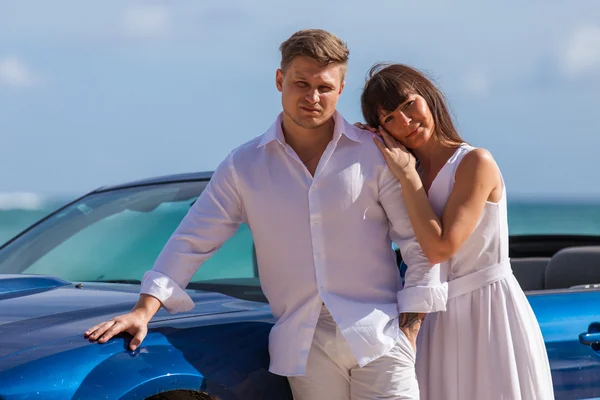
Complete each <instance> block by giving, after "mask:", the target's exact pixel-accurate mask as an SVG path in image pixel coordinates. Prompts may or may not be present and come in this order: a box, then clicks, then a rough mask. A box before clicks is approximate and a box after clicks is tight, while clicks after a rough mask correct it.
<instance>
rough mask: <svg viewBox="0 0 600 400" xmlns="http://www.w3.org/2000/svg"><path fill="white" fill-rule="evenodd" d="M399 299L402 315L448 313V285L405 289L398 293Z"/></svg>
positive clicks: (445, 283)
mask: <svg viewBox="0 0 600 400" xmlns="http://www.w3.org/2000/svg"><path fill="white" fill-rule="evenodd" d="M397 298H398V311H399V312H400V314H402V313H432V312H437V311H446V303H447V302H448V283H447V282H444V283H441V284H439V285H436V286H411V287H408V288H404V289H402V290H400V291H399V292H398V295H397Z"/></svg>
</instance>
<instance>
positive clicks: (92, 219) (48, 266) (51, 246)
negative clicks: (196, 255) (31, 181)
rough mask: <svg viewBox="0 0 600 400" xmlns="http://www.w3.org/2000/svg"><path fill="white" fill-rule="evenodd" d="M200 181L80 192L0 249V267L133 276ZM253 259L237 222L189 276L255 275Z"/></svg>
mask: <svg viewBox="0 0 600 400" xmlns="http://www.w3.org/2000/svg"><path fill="white" fill-rule="evenodd" d="M206 184H207V182H206V181H192V182H189V181H188V182H176V183H168V184H157V185H150V186H140V187H130V188H124V189H117V190H110V191H105V192H98V193H94V194H90V195H88V196H85V197H84V198H82V199H81V200H78V201H76V202H74V203H73V204H71V205H69V206H67V207H66V208H64V209H62V210H59V211H58V212H57V213H55V214H53V215H51V216H50V217H49V218H48V219H46V220H44V221H43V222H41V223H40V224H38V225H36V226H35V227H33V228H32V229H31V230H29V231H27V232H25V233H24V234H23V235H21V236H19V237H18V238H16V239H15V240H13V241H11V242H9V243H8V244H6V245H5V246H4V247H3V248H1V249H0V274H41V275H51V276H55V277H58V278H62V279H64V280H67V281H79V282H81V281H87V282H99V281H101V282H131V283H137V282H139V281H140V280H141V279H142V276H143V275H144V272H146V271H147V270H149V269H150V268H152V265H153V263H154V261H155V259H156V257H157V256H158V254H159V253H160V251H161V250H162V248H163V246H164V245H165V243H166V242H167V240H168V239H169V237H170V236H171V235H172V233H173V232H174V231H175V229H176V228H177V226H178V225H179V223H180V222H181V220H182V219H183V217H184V216H185V215H186V213H187V212H188V211H189V209H190V207H191V206H192V204H193V203H194V202H195V201H196V199H197V198H198V196H199V195H200V193H201V192H202V190H203V189H204V188H205V186H206ZM254 260H255V257H254V256H253V241H252V237H251V234H250V230H249V229H248V226H246V225H242V226H240V228H239V230H238V231H237V233H236V234H235V235H234V236H233V237H232V238H231V239H229V240H228V241H227V242H226V243H225V244H224V245H223V246H222V247H221V248H220V249H219V250H218V251H217V252H216V253H215V254H214V255H213V256H212V257H211V258H210V259H209V260H208V261H206V262H205V263H204V264H203V265H202V268H200V269H199V270H198V272H197V273H196V274H195V275H194V277H193V278H192V282H206V281H211V282H215V280H217V281H218V280H223V279H225V280H231V279H238V280H239V279H247V278H257V275H256V272H255V271H256V266H255V262H254Z"/></svg>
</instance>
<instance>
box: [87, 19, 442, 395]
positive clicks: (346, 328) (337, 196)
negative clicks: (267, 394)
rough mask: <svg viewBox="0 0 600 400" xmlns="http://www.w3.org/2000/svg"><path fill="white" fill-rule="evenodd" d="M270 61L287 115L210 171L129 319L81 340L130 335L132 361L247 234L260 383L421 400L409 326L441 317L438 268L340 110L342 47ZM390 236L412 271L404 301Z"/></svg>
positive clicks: (366, 137) (371, 147)
mask: <svg viewBox="0 0 600 400" xmlns="http://www.w3.org/2000/svg"><path fill="white" fill-rule="evenodd" d="M280 50H281V53H282V60H281V68H280V69H278V70H277V73H276V85H277V89H278V90H279V91H280V92H281V94H282V105H283V112H282V113H281V114H280V115H279V116H278V118H277V120H276V121H275V123H274V124H273V125H272V126H271V128H269V130H268V131H267V132H266V133H264V134H263V135H262V136H259V137H257V138H255V139H253V140H251V141H249V142H247V143H245V144H244V145H242V146H240V147H238V148H237V149H235V150H234V151H233V152H231V153H230V154H229V156H228V157H227V158H226V159H225V160H224V161H223V162H222V163H221V165H219V167H218V168H217V169H216V171H215V173H214V175H213V178H212V179H211V181H210V183H209V185H208V187H207V188H206V189H205V191H204V192H203V193H202V195H201V196H200V197H199V199H198V200H197V201H196V203H195V204H194V206H193V207H192V208H191V210H190V212H189V213H188V215H187V216H186V217H185V218H184V220H183V221H182V223H181V225H180V226H179V227H178V228H177V230H176V231H175V233H174V234H173V236H172V237H171V239H170V240H169V241H168V243H167V244H166V245H165V248H164V249H163V251H162V252H161V254H160V255H159V257H158V259H157V260H156V263H155V265H154V267H153V269H152V270H151V271H149V272H147V273H146V275H145V276H144V280H143V282H142V287H141V295H140V300H139V302H138V304H137V305H136V306H135V308H134V310H133V311H132V312H130V313H129V314H126V315H122V316H118V317H116V318H114V319H112V320H110V321H107V322H105V323H103V324H100V325H97V326H95V327H94V328H91V329H90V330H88V331H87V332H86V336H89V337H90V338H91V339H92V340H99V342H106V341H107V340H108V339H110V338H111V337H113V336H114V335H115V334H117V333H119V332H123V331H126V332H128V333H130V334H132V335H133V336H134V339H133V340H132V342H131V348H132V349H134V348H135V347H136V346H138V345H139V344H140V343H141V341H142V340H143V339H144V337H145V335H146V332H147V324H148V321H150V319H151V318H152V316H153V315H154V314H155V313H156V312H157V311H158V309H159V308H160V307H161V306H163V307H165V308H166V309H167V310H168V311H170V312H179V311H184V310H188V309H190V308H191V307H193V303H192V301H191V299H190V298H189V297H188V296H187V295H186V294H185V292H184V290H183V288H185V286H186V285H187V283H188V282H189V280H190V279H191V277H192V276H193V274H194V273H195V272H196V270H197V269H198V268H199V266H200V265H201V264H202V263H203V262H204V261H206V260H207V259H208V258H209V257H210V256H211V255H212V254H213V253H214V252H215V251H216V250H217V249H218V248H219V247H220V246H221V245H222V243H223V242H225V241H226V240H227V239H228V238H229V237H231V236H232V235H233V234H234V233H235V231H236V230H237V227H238V226H239V224H240V223H243V222H246V223H248V225H249V227H250V229H251V231H252V235H253V237H254V241H255V246H256V253H257V260H258V266H259V274H260V278H261V285H262V288H263V291H264V293H265V296H266V297H267V299H268V300H269V304H270V306H271V309H272V311H273V315H274V316H275V318H276V319H277V322H276V324H275V326H274V327H273V328H272V330H271V333H270V336H269V351H270V355H271V365H270V371H271V372H273V373H275V374H279V375H283V376H287V377H289V382H290V385H291V388H292V393H293V395H294V398H295V399H297V400H304V399H306V400H308V399H310V400H320V399H323V400H332V399H355V400H359V399H376V398H384V397H385V398H388V399H389V398H394V399H417V398H418V386H417V382H416V377H415V370H414V362H415V339H416V333H417V332H418V328H419V323H420V319H419V318H420V314H417V313H427V312H433V311H440V310H444V309H445V298H446V292H445V289H446V288H445V286H444V285H442V284H440V280H439V265H436V266H432V265H430V264H429V262H428V261H427V259H426V258H425V256H424V255H423V253H422V251H421V249H420V247H419V245H418V243H417V241H416V238H415V236H414V232H413V230H412V228H411V226H410V222H409V219H408V215H407V213H406V210H405V208H404V204H403V203H402V193H401V191H400V190H401V189H400V186H399V184H398V182H397V181H396V179H395V178H394V177H393V176H392V174H391V172H390V171H389V170H388V168H387V166H386V164H385V161H384V159H383V157H382V155H381V153H380V151H379V149H378V148H377V146H375V144H374V143H373V140H372V134H371V133H369V132H367V131H364V130H360V129H359V128H357V127H355V126H352V125H350V124H348V123H347V122H346V121H345V120H344V119H343V118H342V116H341V115H340V114H339V113H338V112H337V111H336V105H337V101H338V99H339V96H340V94H341V93H342V90H343V88H344V77H345V73H346V69H347V61H348V54H349V52H348V49H347V47H346V45H345V44H344V43H343V42H342V41H341V40H340V39H339V38H337V37H336V36H334V35H332V34H331V33H328V32H326V31H322V30H305V31H300V32H297V33H295V34H294V35H292V36H291V37H290V38H289V39H288V40H287V41H285V42H284V43H283V44H282V45H281V47H280ZM390 236H391V238H393V239H394V241H395V242H396V244H397V245H398V246H399V247H400V249H401V252H402V254H403V257H404V259H405V260H406V262H407V264H408V265H409V266H410V268H409V269H408V271H409V272H407V276H406V279H407V286H411V287H409V288H405V289H404V290H401V284H400V275H399V271H398V268H397V265H396V260H395V256H394V252H393V251H392V247H391V240H390ZM400 312H403V313H405V314H402V318H400V326H399V323H398V320H399V313H400Z"/></svg>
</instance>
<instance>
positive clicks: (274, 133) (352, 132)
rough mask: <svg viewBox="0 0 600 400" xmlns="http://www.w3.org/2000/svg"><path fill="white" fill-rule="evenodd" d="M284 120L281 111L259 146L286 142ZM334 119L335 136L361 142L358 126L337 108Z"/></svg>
mask: <svg viewBox="0 0 600 400" xmlns="http://www.w3.org/2000/svg"><path fill="white" fill-rule="evenodd" d="M282 121H283V113H279V115H278V116H277V119H276V120H275V122H273V125H271V127H270V128H269V129H268V130H267V131H266V132H265V133H264V134H263V136H262V138H261V139H260V142H259V143H258V146H257V147H263V146H265V145H266V144H267V143H270V142H272V141H275V140H277V141H278V142H279V143H281V144H285V138H284V137H283V130H282V129H281V122H282ZM333 121H334V123H335V127H334V128H333V137H334V138H336V137H340V136H342V135H344V136H346V137H347V138H348V139H350V140H353V141H355V142H360V140H359V139H358V135H357V133H356V131H357V128H355V127H354V126H352V125H350V124H349V123H348V122H347V121H346V120H345V119H344V117H342V114H340V113H339V111H337V110H335V111H334V113H333Z"/></svg>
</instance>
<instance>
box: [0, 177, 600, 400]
mask: <svg viewBox="0 0 600 400" xmlns="http://www.w3.org/2000/svg"><path fill="white" fill-rule="evenodd" d="M209 178H210V174H206V173H204V174H189V175H179V176H171V177H164V178H157V179H153V180H148V181H143V182H136V183H132V184H127V185H122V186H115V187H110V188H102V189H99V190H97V191H95V192H92V193H90V194H88V195H86V196H84V197H82V198H80V199H77V200H75V201H74V202H73V203H71V204H70V205H67V206H65V208H63V209H61V210H57V211H56V212H55V213H53V214H51V215H50V216H48V217H47V218H45V219H44V220H42V221H40V222H38V223H37V224H35V225H33V226H32V227H30V228H29V229H27V230H26V231H25V232H23V233H21V234H20V235H18V236H17V237H16V238H14V239H12V240H11V241H9V242H8V243H7V244H5V245H3V246H2V247H1V248H0V399H11V400H12V399H148V398H153V396H156V395H158V396H162V397H154V398H155V399H158V398H163V399H186V398H190V399H192V398H206V399H211V398H219V399H222V400H227V399H243V400H253V399H265V400H266V399H270V400H272V399H284V400H285V399H291V398H292V396H291V392H290V389H289V386H288V383H287V380H286V379H285V378H284V377H281V376H277V375H274V374H271V373H269V372H268V366H269V355H268V336H269V331H270V328H271V326H272V324H273V323H274V320H273V316H272V315H271V313H270V308H269V306H268V304H266V303H265V302H264V298H263V297H262V293H261V292H260V287H259V286H258V284H257V282H258V281H257V276H255V275H252V274H253V273H256V271H254V272H247V271H245V270H244V272H243V273H240V274H239V275H240V276H229V277H226V278H223V277H222V276H220V275H219V276H211V277H208V278H203V279H199V280H198V281H196V283H192V284H190V286H188V289H187V290H188V293H189V294H190V296H191V298H192V299H193V300H194V302H195V308H194V309H193V310H191V311H189V312H185V313H180V314H174V315H172V314H169V313H167V312H166V311H164V310H161V311H159V312H158V313H157V314H156V316H155V317H154V318H153V320H152V321H151V323H150V325H149V333H148V335H147V337H146V339H145V340H144V342H143V344H142V345H141V346H140V347H139V348H138V349H136V350H135V351H130V350H128V348H127V345H128V343H129V340H130V336H129V335H126V334H125V335H121V336H119V337H116V338H114V339H112V340H110V341H109V342H108V343H106V344H97V343H91V342H89V341H88V340H86V339H85V338H84V337H83V332H84V331H85V330H86V329H88V328H89V327H91V326H93V325H95V324H97V323H100V322H102V321H105V320H107V319H110V318H112V317H113V316H115V315H118V314H122V313H125V312H127V311H129V310H131V308H132V307H133V305H134V304H135V302H136V301H137V298H138V290H139V286H138V285H137V284H136V282H134V279H131V282H128V279H129V278H128V279H125V278H124V279H106V282H102V281H101V280H100V279H96V280H95V281H92V280H90V279H87V280H86V279H81V280H77V279H69V280H65V279H62V278H61V277H59V276H55V275H60V274H49V273H45V274H37V273H36V274H34V273H28V272H26V271H27V270H26V269H23V268H24V267H23V268H21V267H14V268H15V270H14V271H12V270H11V268H13V267H12V265H14V264H18V263H23V265H25V263H26V262H28V261H27V260H26V258H27V257H29V256H28V254H31V251H30V252H29V253H28V252H25V251H22V252H21V253H22V254H21V253H19V252H18V251H19V250H20V249H19V246H21V247H23V248H24V249H25V247H26V246H28V245H29V244H28V243H32V244H31V246H33V245H35V248H40V247H44V246H45V247H47V248H48V249H50V248H52V246H53V243H54V242H53V241H52V240H53V239H54V237H56V236H59V238H58V239H56V242H60V241H61V240H62V239H60V234H57V233H56V232H60V231H55V230H56V229H59V228H60V226H61V225H60V224H61V222H60V221H59V220H60V218H66V220H67V221H70V220H68V218H67V217H63V216H65V215H66V216H68V215H69V213H70V212H73V213H75V212H76V213H77V215H76V218H75V217H74V218H75V220H73V221H76V222H77V221H79V220H78V219H77V218H80V219H85V218H88V217H89V216H90V215H93V214H94V212H98V213H101V211H100V210H102V208H101V207H99V206H98V208H94V207H95V206H94V203H93V202H86V201H87V200H86V198H87V196H94V195H98V194H103V193H111V195H114V194H117V193H119V191H126V190H129V189H132V188H159V189H160V188H161V185H167V184H172V183H174V182H206V181H207V180H208V179H209ZM153 190H154V189H153ZM182 190H183V189H181V188H179V189H178V192H177V193H178V194H179V193H181V191H182ZM132 193H133V194H128V197H127V199H131V198H134V197H135V196H134V195H137V194H138V193H137V192H132ZM197 194H198V193H196V194H193V195H190V196H191V198H192V201H193V198H194V196H197ZM188 197H189V196H182V197H181V199H183V200H184V201H188ZM119 201H121V202H123V201H125V200H123V199H121V198H119ZM128 201H129V200H128ZM131 201H133V200H131ZM135 201H136V202H137V203H135V205H134V206H131V207H129V208H128V209H127V210H128V213H131V212H132V211H131V210H134V211H135V212H151V211H152V210H154V209H156V206H157V204H158V203H156V204H154V203H148V202H146V203H143V202H140V201H138V200H135ZM161 204H162V203H161ZM71 210H75V211H71ZM90 210H93V212H92V211H90ZM111 212H112V211H110V212H109V211H107V212H106V213H105V214H107V215H109V214H110V215H112V214H111ZM57 218H58V219H59V220H56V219H57ZM177 218H180V216H179V217H177ZM55 220H56V221H55ZM57 221H58V222H57ZM63 224H71V225H73V226H74V225H76V224H75V223H73V222H64V223H63ZM71 225H69V226H71ZM57 227H58V228H57ZM53 229H54V230H53ZM79 230H81V231H83V229H82V228H81V227H77V229H75V228H74V229H73V231H74V232H75V233H73V232H69V233H64V235H65V237H68V236H69V235H76V234H78V233H77V232H79ZM46 231H47V232H49V233H48V236H49V238H48V239H45V238H44V235H45V233H46ZM28 237H30V239H28V240H30V242H27V241H25V240H26V239H27V238H28ZM36 240H37V242H36ZM43 240H46V242H44V241H43ZM544 240H546V239H545V238H539V237H538V238H534V239H532V240H531V241H532V242H534V243H535V246H534V247H536V248H538V252H539V247H540V245H539V244H540V243H541V242H543V241H544ZM570 240H571V241H575V243H577V244H582V243H583V242H585V241H586V240H587V241H588V242H590V243H588V242H586V243H585V244H586V245H589V244H596V243H597V242H598V238H570ZM577 240H579V241H577ZM19 241H22V242H23V243H22V244H21V243H20V242H19ZM44 243H46V244H44ZM542 247H543V246H542ZM559 247H563V246H559ZM32 248H34V247H32ZM520 248H521V250H522V249H523V246H521V247H520ZM525 248H527V246H525ZM46 250H47V249H46ZM46 250H44V251H46ZM556 250H557V247H556V244H554V245H550V246H549V248H548V250H547V251H548V252H549V253H555V252H556ZM40 251H41V250H40ZM48 251H49V250H48ZM224 251H225V252H226V250H224ZM42 253H43V252H42ZM14 254H17V256H18V255H19V254H21V259H19V258H17V256H15V255H14ZM44 254H45V253H43V254H41V255H40V258H43V255H44ZM527 254H528V253H527V250H525V253H524V255H527ZM3 255H4V258H3ZM536 255H539V254H536ZM23 257H25V258H23ZM30 257H33V258H35V257H34V256H30ZM94 258H95V257H94ZM524 258H525V257H524ZM15 260H16V261H15ZM19 260H20V261H19ZM3 262H4V264H3ZM11 262H12V264H10V263H11ZM34 262H35V260H34ZM231 262H232V263H234V262H237V261H236V260H234V259H232V260H231ZM7 263H8V264H7ZM3 265H8V266H5V267H4V272H3ZM48 265H50V263H49V264H48ZM52 265H60V264H52ZM225 267H226V266H224V267H223V268H225ZM53 268H56V270H57V271H58V268H59V267H53ZM120 268H121V269H123V268H125V266H121V267H120ZM203 268H204V267H203ZM88 269H89V270H93V267H89V268H88ZM201 269H202V268H201ZM7 271H8V272H7ZM24 271H25V272H24ZM240 271H241V270H240ZM46 272H47V271H46ZM94 274H95V275H94V276H96V275H97V271H95V272H94ZM242 275H243V276H242ZM73 276H75V275H73ZM98 276H99V277H105V275H104V274H101V275H98ZM589 283H590V284H592V283H597V282H589ZM527 294H528V299H529V301H530V303H531V305H532V307H533V310H534V312H535V314H536V316H537V318H538V321H539V323H540V326H541V328H542V333H543V335H544V340H545V343H546V347H547V351H548V354H549V356H550V360H551V364H552V373H553V379H554V385H555V392H556V398H557V399H575V398H579V399H581V398H594V397H600V347H599V345H598V338H597V336H596V335H597V332H598V331H600V329H598V327H599V326H600V325H599V323H600V307H599V306H600V290H598V288H596V287H585V288H566V289H557V290H533V291H531V292H528V293H527ZM580 336H581V337H580ZM201 393H202V394H203V396H207V397H202V395H200V394H201ZM211 396H212V397H211Z"/></svg>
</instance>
